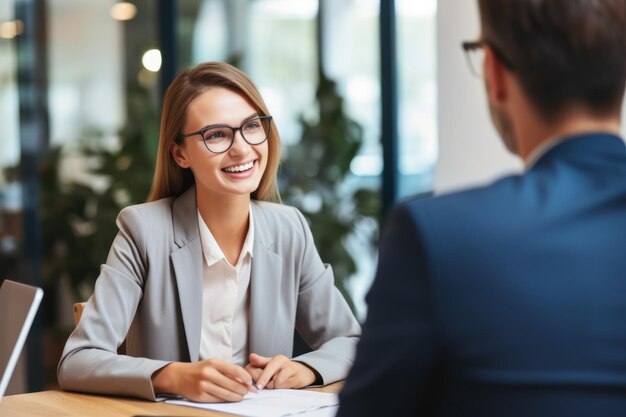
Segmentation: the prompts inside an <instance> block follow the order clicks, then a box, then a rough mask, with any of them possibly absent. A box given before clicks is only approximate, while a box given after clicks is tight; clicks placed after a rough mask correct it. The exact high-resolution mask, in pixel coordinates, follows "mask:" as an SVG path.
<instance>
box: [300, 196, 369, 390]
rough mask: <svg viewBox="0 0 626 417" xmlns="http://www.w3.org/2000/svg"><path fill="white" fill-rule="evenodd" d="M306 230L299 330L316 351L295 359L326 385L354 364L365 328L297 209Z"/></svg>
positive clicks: (340, 376)
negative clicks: (336, 281) (345, 297)
mask: <svg viewBox="0 0 626 417" xmlns="http://www.w3.org/2000/svg"><path fill="white" fill-rule="evenodd" d="M294 210H295V211H296V214H297V216H298V219H299V221H300V224H301V225H302V230H303V233H304V254H303V256H302V261H301V262H302V264H301V268H300V271H301V277H300V287H299V290H298V305H297V313H296V329H297V330H298V332H299V333H300V335H301V336H302V338H303V339H304V340H305V341H306V342H307V343H308V344H309V346H311V347H312V348H313V349H314V350H313V351H312V352H309V353H306V354H304V355H300V356H298V357H296V358H293V359H294V360H296V361H299V362H303V363H305V364H306V365H308V366H310V367H312V368H313V369H315V370H316V371H317V372H318V373H319V374H320V376H321V377H322V383H323V384H330V383H332V382H335V381H338V380H341V379H344V378H345V377H346V376H347V374H348V370H349V369H350V367H351V366H352V362H353V359H354V351H355V348H356V344H357V342H358V338H359V335H360V334H361V327H360V326H359V323H358V321H357V320H356V318H355V317H354V315H353V314H352V311H351V310H350V307H349V306H348V303H347V302H346V300H345V299H344V298H343V296H342V295H341V293H340V292H339V290H338V289H337V288H336V287H335V285H334V277H333V271H332V268H331V267H330V265H327V264H324V263H322V260H321V259H320V256H319V254H318V253H317V249H316V248H315V243H314V242H313V236H312V234H311V230H310V229H309V226H308V224H307V222H306V220H305V219H304V217H303V216H302V213H300V212H299V211H298V210H297V209H295V208H294Z"/></svg>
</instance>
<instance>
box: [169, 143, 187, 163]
mask: <svg viewBox="0 0 626 417" xmlns="http://www.w3.org/2000/svg"><path fill="white" fill-rule="evenodd" d="M170 153H171V154H172V157H173V158H174V161H176V163H177V164H178V166H180V167H181V168H189V167H190V165H189V162H188V161H187V152H185V149H183V147H182V146H180V145H179V144H178V143H172V145H171V146H170Z"/></svg>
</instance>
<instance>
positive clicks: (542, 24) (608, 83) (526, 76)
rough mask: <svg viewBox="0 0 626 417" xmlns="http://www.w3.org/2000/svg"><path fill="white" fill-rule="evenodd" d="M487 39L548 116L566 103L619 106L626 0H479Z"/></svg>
mask: <svg viewBox="0 0 626 417" xmlns="http://www.w3.org/2000/svg"><path fill="white" fill-rule="evenodd" d="M479 7H480V15H481V21H482V32H483V33H482V36H483V40H485V41H487V42H488V43H489V44H491V45H493V47H494V48H495V49H496V50H497V53H498V54H501V55H502V56H504V57H506V58H507V59H508V60H509V61H510V62H511V64H512V68H513V70H514V71H515V74H516V75H517V77H518V79H519V81H520V83H521V85H522V88H523V89H524V91H525V92H526V94H527V95H528V97H529V99H530V100H531V102H532V103H533V104H534V105H535V106H536V107H537V108H538V110H540V111H541V112H542V114H543V115H544V117H545V118H547V119H550V118H554V117H558V116H559V114H560V112H562V111H563V110H565V108H564V107H565V106H566V105H570V104H577V105H582V106H585V107H586V108H587V109H588V110H589V111H591V112H592V113H594V114H596V115H603V114H607V113H609V112H611V111H615V109H616V108H619V105H620V104H621V100H622V98H623V94H624V85H625V82H626V0H479Z"/></svg>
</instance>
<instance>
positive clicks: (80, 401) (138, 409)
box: [0, 382, 343, 417]
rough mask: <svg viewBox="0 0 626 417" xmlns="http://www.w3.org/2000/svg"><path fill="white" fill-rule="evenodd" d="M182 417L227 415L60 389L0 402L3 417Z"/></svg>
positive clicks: (329, 387) (330, 389) (333, 387)
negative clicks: (142, 416)
mask: <svg viewBox="0 0 626 417" xmlns="http://www.w3.org/2000/svg"><path fill="white" fill-rule="evenodd" d="M342 384H343V382H336V383H334V384H330V385H327V386H325V387H322V388H310V390H311V391H322V392H339V390H340V389H341V386H342ZM135 415H145V416H185V417H195V416H202V417H220V416H230V414H224V413H219V412H216V411H208V410H202V409H199V408H193V407H183V406H180V405H171V404H165V403H162V402H160V403H154V402H150V401H144V400H134V399H128V398H122V397H109V396H103V395H91V394H77V393H73V392H63V391H42V392H35V393H31V394H20V395H10V396H8V397H4V399H3V400H2V402H0V416H2V417H131V416H135Z"/></svg>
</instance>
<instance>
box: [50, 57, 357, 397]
mask: <svg viewBox="0 0 626 417" xmlns="http://www.w3.org/2000/svg"><path fill="white" fill-rule="evenodd" d="M272 124H273V122H272V117H271V116H270V115H269V111H268V109H267V107H266V105H265V103H264V102H263V99H262V98H261V96H260V94H259V92H258V91H257V89H256V87H255V86H254V84H253V83H252V82H251V81H250V79H249V78H248V77H247V75H245V74H244V73H243V72H241V71H240V70H238V69H236V68H234V67H232V66H230V65H227V64H223V63H206V64H201V65H198V66H197V67H195V68H192V69H188V70H185V71H182V72H181V73H180V74H179V75H178V76H177V77H176V79H175V80H174V81H173V83H172V85H171V86H170V87H169V88H168V91H167V93H166V94H165V98H164V103H163V114H162V120H161V133H160V139H159V149H158V155H157V166H156V170H155V175H154V181H153V186H152V191H151V194H150V197H149V202H148V203H146V204H141V205H137V206H131V207H127V208H126V209H124V210H122V212H121V213H120V215H119V216H118V220H117V225H118V227H119V233H118V234H117V237H116V238H115V241H114V242H113V246H112V248H111V251H110V254H109V257H108V259H107V263H106V264H105V265H104V266H103V267H102V269H101V274H100V276H99V277H98V280H97V282H96V288H95V291H94V294H93V296H92V297H91V298H90V300H89V301H88V302H87V304H86V306H85V309H84V312H83V315H82V318H81V321H80V323H79V324H78V326H77V328H76V330H75V331H74V332H73V333H72V335H71V336H70V338H69V340H68V342H67V345H66V347H65V351H64V352H63V357H62V358H61V362H60V364H59V368H58V378H59V383H60V384H61V386H62V387H63V388H64V389H69V390H77V391H88V392H96V393H105V394H118V395H130V396H138V397H142V398H146V399H152V400H154V399H155V398H156V396H157V395H158V394H160V393H167V394H175V395H182V396H184V397H186V398H188V399H191V400H194V401H202V402H213V401H219V402H222V401H239V400H241V398H242V397H243V395H245V394H246V392H248V391H255V390H257V389H264V388H269V389H273V388H302V387H305V386H309V385H311V384H327V383H331V382H334V381H337V380H339V379H342V378H345V376H346V374H347V371H348V369H349V367H350V366H351V364H352V355H353V351H354V347H355V344H356V342H357V339H358V336H359V334H360V327H359V325H358V323H357V321H356V319H355V318H354V316H353V315H352V313H351V311H350V309H349V307H348V305H347V303H346V302H345V300H344V299H343V298H342V296H341V294H340V293H339V291H338V290H337V289H336V288H335V286H334V285H333V281H334V280H333V273H332V269H331V268H330V266H329V265H325V264H323V263H322V261H321V259H320V257H319V255H318V253H317V250H316V249H315V245H314V243H313V238H312V236H311V232H310V230H309V227H308V225H307V223H306V221H305V220H304V218H303V216H302V214H301V213H300V212H299V211H298V210H296V209H294V208H292V207H287V206H283V205H281V204H278V203H279V202H280V197H279V195H278V191H277V187H276V173H277V170H278V163H279V157H280V139H279V135H278V132H277V131H276V129H275V128H273V126H272ZM296 329H297V330H298V332H299V333H300V334H301V335H302V337H303V338H304V339H305V341H306V342H307V343H308V344H309V345H310V346H311V347H312V348H313V351H312V352H309V353H306V354H304V355H300V356H298V357H295V358H293V357H292V354H293V337H294V331H295V330H296ZM124 339H126V353H127V356H120V355H118V354H117V348H118V347H119V345H120V344H121V343H122V341H123V340H124Z"/></svg>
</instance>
